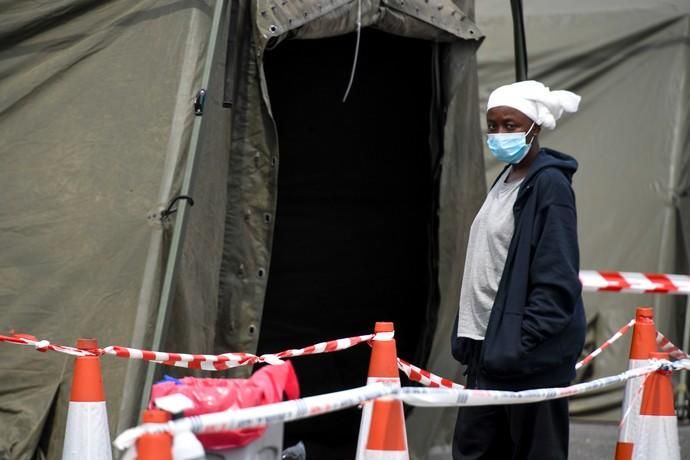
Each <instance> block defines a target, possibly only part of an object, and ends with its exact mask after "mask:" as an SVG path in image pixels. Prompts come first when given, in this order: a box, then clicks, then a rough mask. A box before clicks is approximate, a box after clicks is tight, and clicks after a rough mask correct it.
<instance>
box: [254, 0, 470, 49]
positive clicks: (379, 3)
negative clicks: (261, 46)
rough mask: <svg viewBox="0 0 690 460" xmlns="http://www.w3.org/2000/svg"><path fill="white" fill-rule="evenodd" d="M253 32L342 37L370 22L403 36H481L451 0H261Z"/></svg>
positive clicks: (267, 36) (269, 35) (447, 38)
mask: <svg viewBox="0 0 690 460" xmlns="http://www.w3.org/2000/svg"><path fill="white" fill-rule="evenodd" d="M255 15H256V26H257V31H258V33H259V34H260V36H261V37H262V38H263V39H264V40H268V39H270V38H277V37H280V36H282V35H284V34H286V33H288V32H290V31H293V33H294V34H295V35H296V36H298V37H299V38H323V37H330V36H335V35H341V34H345V33H348V32H352V31H353V30H356V28H357V27H358V23H359V25H360V26H361V27H367V26H374V27H376V28H378V29H381V30H383V31H385V32H389V33H393V34H396V35H402V36H406V37H414V38H421V39H426V40H435V41H444V42H449V41H453V40H457V39H465V40H480V39H481V38H482V37H483V35H482V33H481V32H480V31H479V29H478V27H477V26H476V24H474V22H472V21H471V20H470V19H469V18H468V17H467V15H466V14H465V13H464V12H463V11H462V10H461V9H460V8H459V7H458V6H457V5H456V4H455V3H454V2H453V1H451V0H439V1H436V2H433V3H430V2H428V1H425V0H330V1H325V0H306V1H301V2H285V1H280V0H261V1H259V2H257V4H256V11H255Z"/></svg>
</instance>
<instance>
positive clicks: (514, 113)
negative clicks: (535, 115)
mask: <svg viewBox="0 0 690 460" xmlns="http://www.w3.org/2000/svg"><path fill="white" fill-rule="evenodd" d="M533 124H534V122H533V121H532V120H531V119H530V118H529V117H528V116H527V115H525V114H524V113H522V112H520V111H519V110H516V109H514V108H512V107H506V106H499V107H494V108H492V109H489V111H488V112H486V127H487V132H488V133H489V134H503V133H520V132H522V133H526V132H527V131H530V127H531V128H532V130H531V131H530V134H532V139H534V138H535V137H537V135H538V134H539V131H540V128H539V126H536V125H535V126H532V125H533ZM532 139H529V140H528V141H527V142H531V141H532Z"/></svg>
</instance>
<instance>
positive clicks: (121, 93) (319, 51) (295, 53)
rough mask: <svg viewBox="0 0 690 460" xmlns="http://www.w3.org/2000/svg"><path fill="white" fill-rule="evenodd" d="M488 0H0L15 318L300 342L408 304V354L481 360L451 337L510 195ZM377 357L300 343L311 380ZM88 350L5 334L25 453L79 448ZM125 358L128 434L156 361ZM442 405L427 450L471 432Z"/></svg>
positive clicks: (197, 342)
mask: <svg viewBox="0 0 690 460" xmlns="http://www.w3.org/2000/svg"><path fill="white" fill-rule="evenodd" d="M472 10H473V2H472V1H471V0H469V1H451V0H435V1H433V2H427V1H423V0H405V1H399V0H361V1H359V0H299V1H296V0H283V1H269V0H255V1H248V0H237V1H230V2H220V1H213V0H206V1H202V0H160V1H156V0H137V1H118V2H114V1H111V2H103V1H96V0H54V1H50V2H16V1H10V0H2V1H0V138H1V139H2V145H1V146H0V158H2V166H1V167H0V188H1V189H0V190H1V196H2V200H0V309H1V311H2V314H1V316H0V329H1V332H2V333H4V334H7V333H9V332H11V331H15V332H22V333H29V334H33V335H35V336H36V337H39V338H42V339H48V340H50V341H51V342H53V343H58V344H66V345H69V344H73V343H74V342H75V339H76V338H78V337H95V338H97V339H98V341H99V343H100V345H102V346H105V345H123V346H130V347H134V348H144V349H160V350H166V351H180V352H190V353H221V352H229V351H245V352H255V351H257V350H260V351H273V352H276V351H280V350H278V349H276V348H275V347H279V346H283V345H285V346H286V347H288V346H289V347H298V346H304V345H308V344H311V343H314V342H315V341H317V340H324V339H334V338H341V337H347V336H351V335H359V334H362V333H368V332H370V331H371V329H372V327H373V322H374V321H376V320H390V321H395V322H396V324H397V325H398V335H397V337H398V346H399V349H400V355H401V356H402V357H405V358H407V359H408V360H410V361H413V362H415V364H418V365H420V366H423V367H427V368H431V369H433V370H434V371H436V372H438V373H440V374H443V375H444V376H448V377H450V378H460V376H459V375H458V369H457V366H455V365H454V364H453V362H452V360H451V358H450V354H449V351H448V334H449V331H450V324H451V322H452V317H453V315H454V310H455V304H456V302H457V294H458V293H457V290H458V281H459V279H460V276H461V273H460V271H461V270H462V261H463V260H464V256H463V250H464V249H463V248H464V244H465V240H466V235H467V228H468V224H469V222H470V220H471V218H472V216H473V214H474V212H475V210H476V209H477V207H478V205H479V204H480V203H481V201H482V198H483V195H484V191H485V180H484V166H483V159H482V152H481V150H482V149H481V145H480V132H479V130H480V127H479V115H478V107H477V104H478V103H477V101H478V97H477V77H476V64H475V52H476V49H477V46H478V44H479V42H480V41H481V39H482V34H481V32H480V31H479V29H477V27H476V26H475V25H474V23H473V21H472V19H471V18H472V15H473V11H472ZM202 88H203V89H204V90H205V96H204V97H201V95H200V93H199V90H200V89H202ZM195 103H197V104H196V106H195ZM195 109H196V110H197V111H198V112H203V115H201V113H199V114H195ZM192 203H193V206H192ZM312 359H313V361H310V360H312ZM367 359H368V351H367V350H366V347H362V348H361V350H352V351H351V352H350V351H348V352H343V353H340V354H334V355H332V357H323V358H321V357H319V358H316V357H315V358H302V360H295V362H296V365H297V367H298V373H299V375H300V377H301V380H302V389H303V393H304V394H312V393H316V392H325V391H330V390H331V389H334V388H339V387H346V386H355V385H359V384H361V383H364V381H365V380H366V365H367ZM72 364H73V359H72V358H71V357H66V356H63V355H60V354H57V353H52V352H51V353H45V354H44V353H37V352H36V351H33V350H31V349H27V348H22V347H17V346H12V345H9V344H3V345H2V346H1V347H0V367H1V370H0V373H1V374H2V378H1V379H0V426H2V427H3V428H2V430H0V458H12V459H28V458H58V457H59V456H60V455H61V449H62V438H63V435H64V425H65V417H66V411H67V401H68V393H69V387H70V377H71V375H70V373H71V368H72ZM102 367H103V374H104V381H105V389H106V393H107V402H108V410H109V421H110V429H111V432H112V433H113V434H115V433H118V432H120V431H122V430H123V429H124V428H126V427H129V426H132V425H133V424H135V423H136V422H137V418H138V414H139V412H140V408H141V404H142V399H143V398H145V395H146V391H144V389H145V383H150V381H151V378H152V374H151V373H150V371H148V369H151V368H150V367H147V365H145V364H143V363H141V362H136V361H126V360H121V359H116V358H113V357H108V356H106V357H104V358H103V359H102ZM156 370H157V373H156V375H155V377H159V376H160V375H161V373H162V372H172V371H171V370H170V369H165V370H163V369H161V368H157V369H156ZM247 371H248V370H247ZM179 374H180V373H179V372H178V373H177V375H179ZM353 414H354V415H353ZM439 414H440V412H439V411H423V410H419V411H417V410H415V411H412V413H411V414H409V417H408V428H409V432H410V434H409V436H410V443H411V446H412V451H413V452H415V455H417V456H418V457H424V456H425V455H426V453H425V452H426V450H427V449H428V448H429V446H430V445H431V444H432V443H433V440H434V439H435V438H436V437H439V438H440V439H445V440H446V441H447V439H448V438H447V437H448V430H449V427H448V426H446V425H448V424H443V426H440V425H441V421H440V420H441V419H440V418H439ZM356 416H357V414H356V411H354V410H353V411H352V413H351V414H350V415H343V417H344V418H343V419H342V420H343V421H344V420H348V422H343V425H342V426H341V431H342V432H346V434H345V435H344V436H343V440H341V441H339V442H340V443H341V444H347V443H350V442H351V438H352V437H353V436H356V426H355V427H354V430H350V429H349V427H350V425H348V423H349V424H352V421H353V420H355V418H356ZM322 420H324V421H323V422H318V423H317V424H316V425H323V426H328V427H331V431H333V429H332V428H333V427H335V425H336V424H337V423H338V420H340V419H338V418H337V417H336V418H335V419H334V418H331V419H330V421H327V420H328V419H327V418H325V417H324V418H323V419H322ZM451 425H452V424H451ZM312 428H313V427H309V426H307V427H306V428H305V429H304V430H303V431H301V432H300V431H299V430H297V431H296V432H295V434H294V436H295V437H300V436H301V434H300V433H302V434H304V433H307V432H309V430H311V429H312ZM349 431H352V433H349ZM315 433H317V435H318V436H322V438H321V439H322V440H323V441H324V442H330V440H329V439H330V438H329V437H328V436H330V435H328V434H327V433H325V432H323V433H321V432H319V431H318V430H317V431H315ZM319 433H320V434H319ZM334 442H335V441H334ZM315 449H316V448H315ZM312 452H317V450H314V451H312ZM314 458H316V457H314Z"/></svg>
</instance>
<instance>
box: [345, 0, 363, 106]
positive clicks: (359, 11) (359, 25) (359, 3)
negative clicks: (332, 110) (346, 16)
mask: <svg viewBox="0 0 690 460" xmlns="http://www.w3.org/2000/svg"><path fill="white" fill-rule="evenodd" d="M361 33H362V0H358V1H357V43H356V45H355V58H354V60H353V61H352V72H350V82H349V83H348V84H347V89H346V90H345V95H344V96H343V102H345V101H346V100H347V96H348V95H349V94H350V89H351V88H352V82H353V81H354V80H355V69H356V68H357V58H358V57H359V39H360V35H361Z"/></svg>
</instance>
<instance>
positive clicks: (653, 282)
mask: <svg viewBox="0 0 690 460" xmlns="http://www.w3.org/2000/svg"><path fill="white" fill-rule="evenodd" d="M580 281H581V282H582V288H583V289H584V290H585V291H607V292H630V293H637V294H679V295H687V294H690V276H688V275H668V274H661V273H634V272H601V271H594V270H581V271H580Z"/></svg>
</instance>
